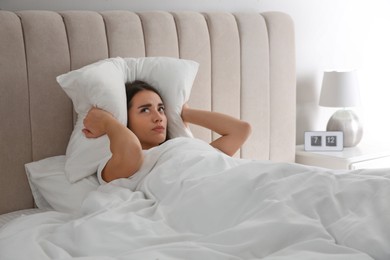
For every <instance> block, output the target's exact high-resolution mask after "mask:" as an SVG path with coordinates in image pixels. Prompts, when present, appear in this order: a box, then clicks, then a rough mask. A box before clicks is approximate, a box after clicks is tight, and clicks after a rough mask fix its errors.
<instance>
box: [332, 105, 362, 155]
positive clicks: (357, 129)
mask: <svg viewBox="0 0 390 260" xmlns="http://www.w3.org/2000/svg"><path fill="white" fill-rule="evenodd" d="M326 131H342V132H343V133H344V147H353V146H356V145H358V144H359V142H360V140H361V139H362V136H363V126H362V124H361V123H360V121H359V118H358V116H357V115H356V113H355V112H353V111H352V110H347V109H340V110H338V111H336V112H335V113H334V114H333V115H332V117H331V118H330V119H329V122H328V125H327V126H326Z"/></svg>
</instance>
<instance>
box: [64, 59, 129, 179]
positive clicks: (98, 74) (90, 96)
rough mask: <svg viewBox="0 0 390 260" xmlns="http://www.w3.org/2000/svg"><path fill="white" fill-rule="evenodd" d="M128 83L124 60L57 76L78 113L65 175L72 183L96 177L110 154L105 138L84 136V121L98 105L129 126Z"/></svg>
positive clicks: (107, 141)
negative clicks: (126, 91)
mask: <svg viewBox="0 0 390 260" xmlns="http://www.w3.org/2000/svg"><path fill="white" fill-rule="evenodd" d="M126 80H127V66H126V63H125V62H124V60H123V59H122V58H110V59H105V60H102V61H99V62H96V63H93V64H90V65H87V66H85V67H82V68H80V69H78V70H74V71H70V72H68V73H66V74H63V75H60V76H58V77H57V82H58V83H59V84H60V85H61V87H62V88H63V90H64V91H65V92H66V94H67V95H68V96H69V97H70V98H71V99H72V102H73V106H74V109H75V111H76V113H77V121H76V125H75V127H74V129H73V132H72V135H71V137H70V141H69V143H68V146H67V149H66V162H65V174H66V177H67V179H68V180H69V181H70V182H71V183H74V182H76V181H79V180H81V179H83V178H85V177H87V176H89V175H92V174H94V173H95V172H96V170H97V167H98V165H99V162H100V160H101V159H102V158H105V157H107V156H109V155H110V154H111V152H110V145H109V139H108V137H107V136H106V135H104V136H101V137H99V138H95V139H88V138H86V137H85V135H84V134H83V133H82V129H83V128H84V124H83V120H84V118H85V116H86V115H87V113H88V111H89V110H90V109H91V108H92V107H93V106H96V107H98V108H101V109H104V110H107V111H108V112H110V113H111V114H113V116H114V117H115V118H117V119H118V120H119V121H120V122H121V123H122V124H124V125H126V123H127V111H126V93H125V87H124V85H125V82H126Z"/></svg>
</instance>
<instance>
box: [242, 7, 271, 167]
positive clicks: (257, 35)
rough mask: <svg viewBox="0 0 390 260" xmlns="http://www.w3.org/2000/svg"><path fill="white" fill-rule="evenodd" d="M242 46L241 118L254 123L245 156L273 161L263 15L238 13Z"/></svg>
mask: <svg viewBox="0 0 390 260" xmlns="http://www.w3.org/2000/svg"><path fill="white" fill-rule="evenodd" d="M235 17H236V20H237V25H238V30H239V34H240V46H241V50H240V53H241V101H240V104H241V118H242V119H243V120H246V121H248V122H250V123H251V125H252V129H253V130H254V131H252V134H251V136H250V137H249V140H248V141H247V142H246V143H245V144H244V146H243V148H242V149H241V156H242V157H246V158H247V157H251V158H258V159H264V160H266V159H269V150H270V147H269V136H270V128H269V125H270V82H269V73H270V71H269V45H268V36H267V28H266V24H265V21H264V18H263V16H261V15H260V14H256V13H250V14H248V13H237V14H235Z"/></svg>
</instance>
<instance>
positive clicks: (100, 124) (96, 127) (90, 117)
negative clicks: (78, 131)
mask: <svg viewBox="0 0 390 260" xmlns="http://www.w3.org/2000/svg"><path fill="white" fill-rule="evenodd" d="M112 120H115V118H114V117H113V116H112V115H111V114H110V113H109V112H107V111H105V110H102V109H99V108H96V107H93V108H91V109H90V110H89V111H88V114H87V116H86V117H85V118H84V121H83V123H84V129H83V130H82V131H83V133H84V134H85V136H86V137H87V138H97V137H100V136H102V135H105V134H106V133H107V125H108V124H109V123H110V121H112Z"/></svg>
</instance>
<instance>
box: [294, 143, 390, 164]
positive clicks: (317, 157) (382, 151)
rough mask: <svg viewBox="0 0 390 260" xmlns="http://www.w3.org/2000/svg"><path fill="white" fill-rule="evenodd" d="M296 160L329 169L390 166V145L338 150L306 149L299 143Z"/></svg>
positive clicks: (363, 145) (368, 145) (360, 146)
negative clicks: (314, 150)
mask: <svg viewBox="0 0 390 260" xmlns="http://www.w3.org/2000/svg"><path fill="white" fill-rule="evenodd" d="M295 162H296V163H300V164H306V165H312V166H319V167H325V168H329V169H347V170H355V169H375V168H390V145H375V144H359V145H358V146H356V147H345V148H344V149H343V151H337V152H334V151H332V152H329V151H328V152H313V151H305V150H304V146H303V145H297V147H296V153H295Z"/></svg>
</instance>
